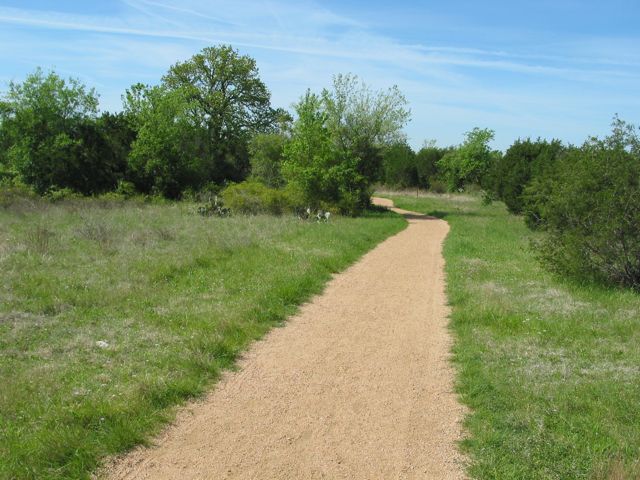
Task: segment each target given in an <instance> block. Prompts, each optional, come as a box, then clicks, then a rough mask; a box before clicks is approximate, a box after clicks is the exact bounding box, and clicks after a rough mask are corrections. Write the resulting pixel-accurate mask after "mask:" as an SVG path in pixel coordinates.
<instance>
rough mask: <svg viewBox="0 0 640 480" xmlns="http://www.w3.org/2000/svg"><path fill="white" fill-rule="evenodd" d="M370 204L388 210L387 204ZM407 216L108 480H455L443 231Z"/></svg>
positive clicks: (116, 466)
mask: <svg viewBox="0 0 640 480" xmlns="http://www.w3.org/2000/svg"><path fill="white" fill-rule="evenodd" d="M376 203H378V204H381V205H385V206H391V205H392V203H391V202H390V201H389V200H383V199H376ZM395 211H397V212H399V213H401V214H404V215H406V217H407V220H408V222H409V226H408V227H407V229H405V230H404V231H402V232H401V233H399V234H397V235H395V236H394V237H392V238H389V239H388V240H386V241H384V242H383V243H381V244H380V245H378V246H377V247H376V248H375V249H373V250H372V251H371V252H369V253H368V254H367V255H365V256H364V257H363V258H362V259H361V260H360V261H359V262H358V263H356V264H355V265H353V266H352V267H351V268H349V269H348V270H346V271H345V272H343V273H341V274H339V275H336V276H335V277H334V279H333V280H332V281H331V282H330V283H329V284H328V285H327V288H326V289H325V291H324V293H323V294H322V295H320V296H317V297H315V298H314V299H313V300H312V301H311V302H310V303H308V304H306V305H304V306H303V307H302V308H301V309H300V312H299V313H298V314H297V315H296V316H295V317H293V318H291V319H289V321H287V323H286V324H285V326H284V327H282V328H276V329H274V330H273V331H272V332H271V333H269V334H268V335H267V336H266V337H265V338H264V339H263V340H262V341H259V342H256V343H255V344H254V345H253V346H252V347H251V348H250V349H249V351H248V352H247V353H246V354H245V355H244V356H243V358H242V360H241V361H240V362H239V369H238V371H236V372H230V373H228V374H226V375H225V376H224V378H223V379H222V380H221V382H220V383H219V384H218V385H217V386H216V387H215V389H214V390H213V391H212V392H211V393H210V394H209V395H208V396H207V397H206V398H205V399H204V400H203V401H201V402H199V403H195V404H192V405H190V406H188V407H186V408H185V409H184V410H183V411H182V412H181V413H180V414H179V415H178V417H177V420H176V422H175V424H174V425H173V426H171V427H169V428H168V429H166V431H165V432H164V434H163V435H162V436H161V437H159V438H158V439H157V440H156V442H155V443H156V445H157V446H155V447H153V448H148V449H144V448H139V449H137V450H135V451H133V452H132V453H130V454H128V455H127V456H125V457H123V458H121V459H119V460H117V461H116V462H114V463H113V465H111V466H110V467H109V470H108V477H109V478H112V479H154V480H160V479H181V480H186V479H320V478H326V479H396V478H398V479H399V478H402V479H404V478H422V479H460V478H465V476H464V473H463V461H464V459H463V458H462V457H461V456H460V454H459V453H458V451H457V448H456V444H455V442H456V441H457V440H459V439H460V438H461V436H462V431H461V425H460V422H461V419H462V416H463V413H464V411H463V408H462V407H461V406H460V404H459V403H458V402H457V399H456V396H455V394H454V393H453V371H452V368H451V366H450V364H449V361H448V358H449V349H450V346H451V338H450V335H449V332H448V330H447V314H448V309H447V307H446V303H445V294H444V286H445V285H444V272H443V266H444V260H443V258H442V254H441V247H442V242H443V240H444V238H445V236H446V235H447V231H448V230H449V227H448V224H447V223H446V222H444V221H443V220H438V219H434V218H430V217H426V216H423V215H420V214H413V213H411V212H406V211H403V210H399V209H395Z"/></svg>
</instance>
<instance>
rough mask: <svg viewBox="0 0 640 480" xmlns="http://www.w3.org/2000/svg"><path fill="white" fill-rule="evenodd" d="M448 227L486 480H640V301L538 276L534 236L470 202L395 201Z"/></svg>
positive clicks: (469, 397) (477, 458) (501, 213)
mask: <svg viewBox="0 0 640 480" xmlns="http://www.w3.org/2000/svg"><path fill="white" fill-rule="evenodd" d="M391 198H393V199H394V201H395V203H396V205H397V206H399V207H401V208H405V209H408V210H413V211H419V212H423V213H427V214H430V215H434V216H438V217H441V218H444V219H445V220H446V221H448V222H449V223H450V225H451V231H450V233H449V236H448V238H447V240H446V243H445V247H444V256H445V259H446V262H447V266H446V269H447V282H448V287H447V289H448V296H449V301H450V303H451V305H452V307H453V310H452V328H453V331H454V333H455V338H456V343H455V351H454V353H455V363H456V365H457V369H458V383H457V385H458V391H459V393H460V394H461V397H462V400H463V401H464V403H466V404H467V405H468V406H469V407H471V409H470V411H471V413H470V415H469V416H468V418H467V420H466V427H467V429H468V433H469V438H468V439H467V440H466V441H465V442H464V444H463V447H464V449H465V450H466V451H467V452H468V453H469V454H470V456H471V459H472V465H471V467H470V473H471V474H472V476H473V477H474V478H480V479H514V480H515V479H518V480H520V479H622V478H628V479H639V478H640V464H639V463H638V459H639V458H640V295H638V294H637V293H634V292H632V291H628V290H616V289H606V288H602V287H598V286H593V285H587V284H585V285H580V284H576V283H571V282H568V281H565V280H563V279H561V278H558V277H555V276H553V275H551V274H549V273H547V272H545V271H544V270H542V269H541V267H540V266H539V264H538V263H537V261H536V260H535V258H534V256H533V254H532V252H531V250H530V248H529V246H530V240H531V238H532V233H531V232H530V231H529V230H527V228H526V227H525V226H524V222H523V221H522V219H521V218H520V217H516V216H512V215H509V214H508V213H507V212H506V209H505V208H504V206H503V205H502V204H501V203H500V204H494V205H491V206H483V205H482V204H481V200H480V198H478V197H474V196H464V195H453V196H451V195H448V196H436V195H429V196H423V197H421V198H411V197H408V196H395V197H394V196H391Z"/></svg>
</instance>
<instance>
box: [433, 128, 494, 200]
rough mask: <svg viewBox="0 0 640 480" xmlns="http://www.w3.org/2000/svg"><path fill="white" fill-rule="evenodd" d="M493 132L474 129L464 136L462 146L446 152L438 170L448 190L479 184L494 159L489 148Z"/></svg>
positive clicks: (439, 162)
mask: <svg viewBox="0 0 640 480" xmlns="http://www.w3.org/2000/svg"><path fill="white" fill-rule="evenodd" d="M494 136H495V132H494V131H493V130H490V129H487V128H485V129H480V128H474V129H473V130H471V131H470V132H467V133H466V134H465V140H464V142H463V143H462V145H460V146H458V147H457V148H456V149H455V150H453V151H450V152H448V153H447V154H446V155H444V156H443V157H442V158H441V159H440V160H439V161H438V168H439V169H440V170H441V171H442V174H443V176H444V178H445V179H446V181H447V184H448V187H449V190H451V191H454V190H458V189H460V188H463V187H464V185H465V184H470V183H475V184H480V183H481V182H482V179H483V177H484V176H485V175H486V174H487V173H488V172H489V169H490V166H491V163H492V161H493V160H495V158H496V154H494V153H493V152H492V151H491V149H490V148H489V142H491V141H492V140H493V139H494Z"/></svg>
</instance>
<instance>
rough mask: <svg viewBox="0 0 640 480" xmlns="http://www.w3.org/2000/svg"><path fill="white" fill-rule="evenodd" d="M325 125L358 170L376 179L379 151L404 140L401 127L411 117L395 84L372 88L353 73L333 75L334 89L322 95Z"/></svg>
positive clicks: (367, 176)
mask: <svg viewBox="0 0 640 480" xmlns="http://www.w3.org/2000/svg"><path fill="white" fill-rule="evenodd" d="M321 99H322V107H323V111H324V112H325V113H326V115H327V117H326V126H327V128H328V130H329V133H330V135H331V138H332V139H333V141H334V142H335V143H336V145H337V148H338V149H339V150H340V151H342V152H343V154H344V155H345V156H347V157H350V158H353V159H355V160H356V169H357V171H358V173H359V174H360V175H362V176H364V177H365V178H366V179H367V180H368V181H369V182H374V181H376V180H378V178H379V176H380V175H381V173H382V172H381V169H382V150H383V149H384V148H385V147H386V146H389V145H391V144H394V143H398V142H402V141H404V140H405V138H404V135H403V133H402V128H403V127H404V126H405V125H406V123H407V122H408V121H409V118H410V111H409V110H408V108H407V101H406V99H405V97H404V96H403V95H402V93H401V92H400V90H399V89H398V87H397V86H395V85H394V86H393V87H391V88H389V89H387V90H379V91H372V90H371V88H370V87H369V86H367V85H366V84H365V83H364V82H361V81H360V80H359V79H358V77H357V76H355V75H350V74H348V75H341V74H340V75H336V76H335V77H334V79H333V89H332V90H328V89H324V90H323V91H322V94H321Z"/></svg>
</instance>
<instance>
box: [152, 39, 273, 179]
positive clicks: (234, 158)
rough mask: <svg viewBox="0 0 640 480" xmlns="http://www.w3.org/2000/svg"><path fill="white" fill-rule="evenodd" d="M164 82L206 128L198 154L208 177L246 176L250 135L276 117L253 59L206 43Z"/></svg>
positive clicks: (167, 76) (261, 129)
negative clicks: (178, 94) (175, 92)
mask: <svg viewBox="0 0 640 480" xmlns="http://www.w3.org/2000/svg"><path fill="white" fill-rule="evenodd" d="M163 85H164V86H165V87H166V89H167V90H168V91H178V92H180V95H181V96H183V97H184V98H185V100H186V101H187V102H188V103H189V108H190V112H191V115H192V121H193V123H194V124H196V125H199V126H201V127H202V128H204V129H205V130H206V135H205V136H204V138H205V139H206V141H205V142H203V144H202V151H201V152H200V155H201V156H202V159H203V161H204V163H205V165H206V167H207V169H206V171H207V179H208V180H211V181H215V182H218V183H220V182H222V181H223V180H236V181H237V180H240V179H242V178H244V177H246V175H247V174H248V170H249V165H248V155H247V142H248V140H249V138H250V136H251V135H252V134H254V133H257V132H263V131H265V130H267V129H268V128H269V127H270V126H272V125H273V124H274V122H276V120H277V118H278V115H276V112H274V110H273V109H272V108H271V106H270V93H269V91H268V90H267V87H266V86H265V85H264V83H263V82H262V81H261V80H260V78H259V76H258V68H257V66H256V61H255V60H254V59H253V58H251V57H249V56H246V55H240V54H239V53H238V51H237V50H235V49H233V48H232V47H231V46H228V45H221V46H218V47H208V48H205V49H203V50H202V51H201V52H200V53H198V54H196V55H194V56H193V57H191V59H189V60H187V61H185V62H178V63H176V64H175V65H173V66H172V67H171V68H170V69H169V72H168V73H167V74H166V75H165V76H164V77H163Z"/></svg>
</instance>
